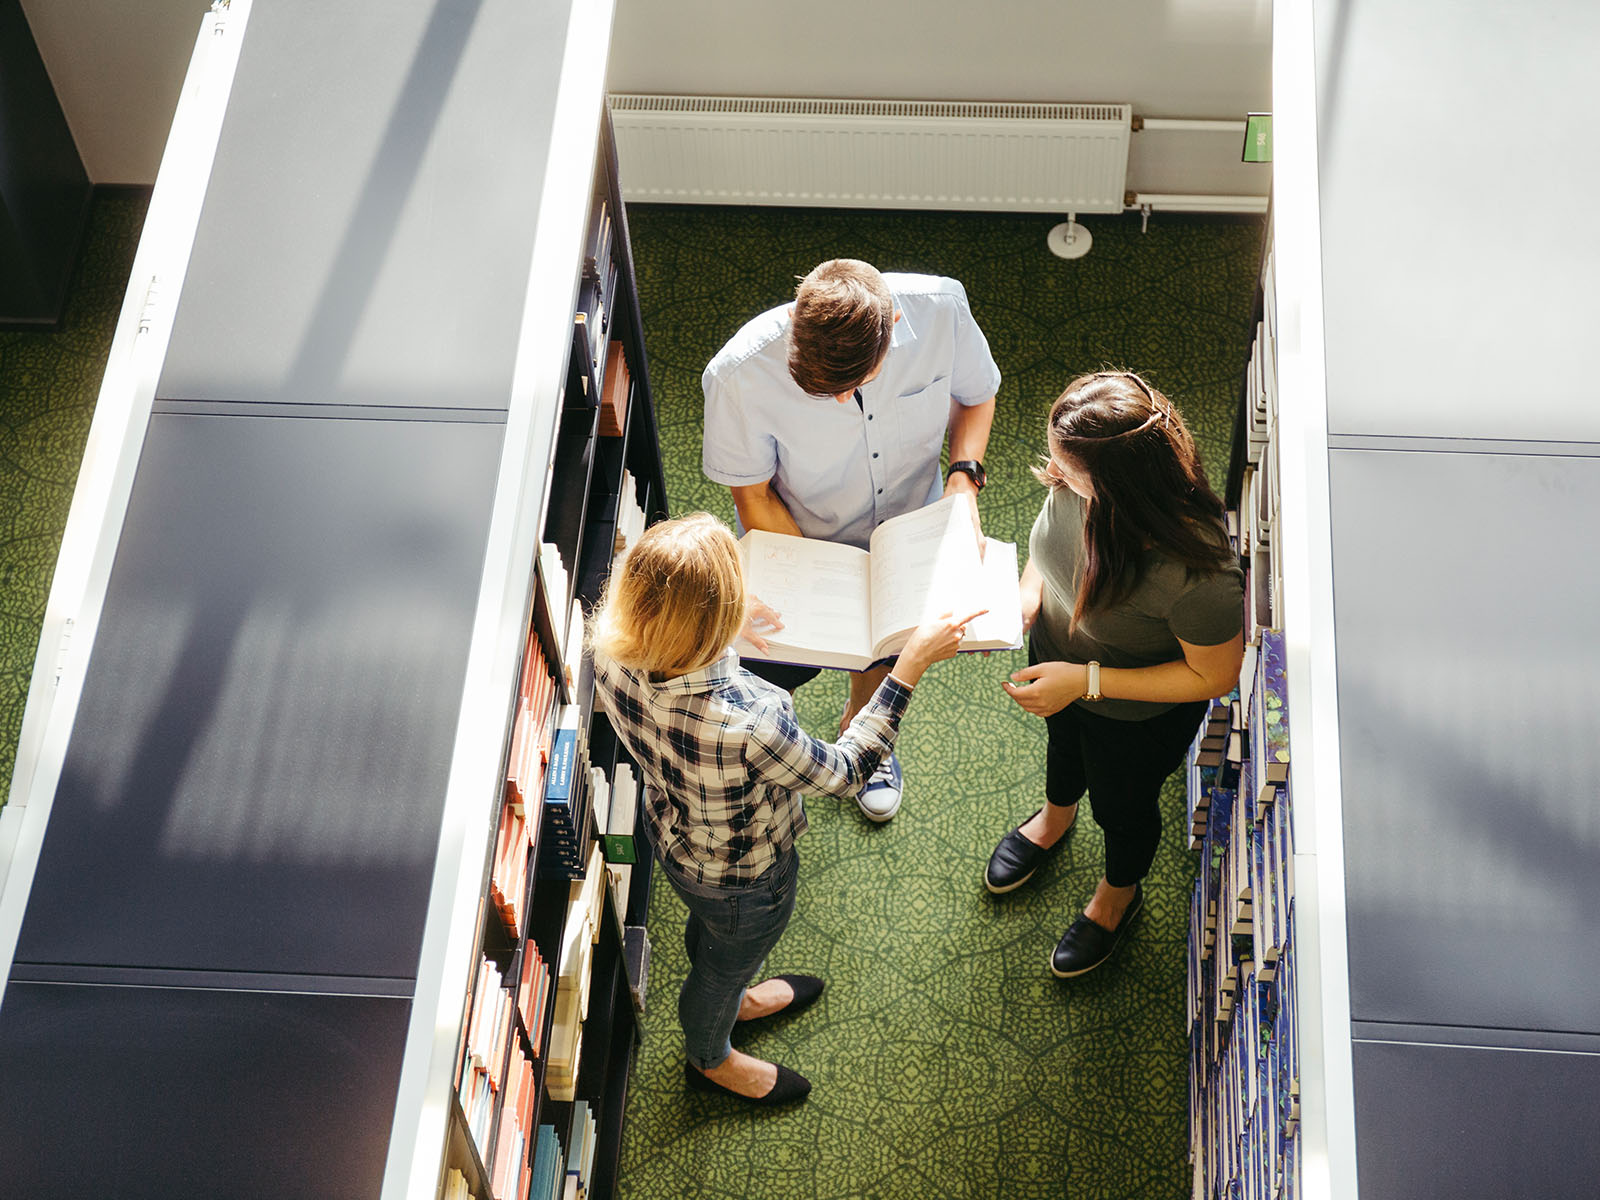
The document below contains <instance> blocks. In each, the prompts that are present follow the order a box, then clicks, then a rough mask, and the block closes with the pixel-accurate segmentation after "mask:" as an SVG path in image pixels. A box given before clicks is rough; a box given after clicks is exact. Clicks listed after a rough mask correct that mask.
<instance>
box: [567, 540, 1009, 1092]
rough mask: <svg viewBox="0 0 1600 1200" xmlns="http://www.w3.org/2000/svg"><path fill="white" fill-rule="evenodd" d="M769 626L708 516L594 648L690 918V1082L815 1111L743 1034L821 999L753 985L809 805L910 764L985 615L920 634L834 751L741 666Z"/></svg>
mask: <svg viewBox="0 0 1600 1200" xmlns="http://www.w3.org/2000/svg"><path fill="white" fill-rule="evenodd" d="M752 609H754V610H755V615H756V616H757V617H758V618H759V619H762V620H766V621H768V622H771V621H773V620H774V614H772V613H771V610H770V609H765V608H764V606H760V605H759V602H755V601H752V600H749V599H747V597H746V593H745V584H744V574H743V570H742V568H741V567H740V564H739V551H738V544H737V543H736V542H735V541H734V539H733V534H732V533H730V532H729V531H728V529H727V527H726V526H724V525H723V524H722V523H721V522H720V521H718V520H717V519H716V518H714V517H711V516H708V515H707V514H705V513H696V514H694V515H692V516H688V517H681V518H679V519H677V520H673V521H663V522H661V523H660V524H657V525H654V526H652V527H651V528H650V529H649V530H648V531H647V532H646V533H645V535H644V536H643V537H642V538H640V539H639V541H638V542H637V543H636V544H635V545H634V547H633V548H632V549H631V550H630V551H629V552H628V554H627V556H626V557H625V558H624V559H623V560H622V562H620V563H619V564H618V565H617V566H616V568H615V569H614V570H613V572H612V576H611V580H610V582H609V583H608V584H607V586H606V594H605V596H604V598H603V599H602V602H601V604H600V607H599V608H598V609H596V611H595V614H594V617H593V620H592V622H591V629H590V642H591V647H592V649H593V652H594V667H595V696H596V699H597V702H598V703H599V704H600V707H601V708H602V709H603V710H604V712H605V713H606V714H607V716H608V717H609V718H610V719H611V724H612V726H613V728H614V729H615V731H616V734H617V737H618V738H619V739H621V741H622V744H623V745H624V746H626V747H627V749H628V751H629V753H630V754H631V755H632V756H633V758H634V761H635V762H637V763H638V766H639V769H640V773H641V775H642V777H643V779H644V780H645V783H646V787H645V796H644V806H643V816H644V827H645V831H646V834H647V835H648V837H649V839H650V843H651V847H652V849H653V850H654V852H655V855H656V858H657V860H658V861H659V862H660V863H661V867H662V874H663V875H665V876H666V878H667V881H668V882H669V883H670V884H671V885H672V887H673V890H674V891H676V892H677V893H678V895H679V896H680V897H682V899H683V901H684V903H685V904H686V905H687V906H688V908H689V921H688V925H687V927H686V928H685V930H684V945H685V947H686V949H687V950H688V955H689V962H690V968H689V975H688V978H687V979H686V980H685V981H684V984H683V988H682V990H681V991H680V993H679V996H678V1019H679V1021H680V1022H681V1023H682V1025H683V1032H684V1050H685V1055H686V1060H687V1061H686V1062H685V1063H684V1077H685V1080H686V1081H687V1083H688V1084H689V1086H690V1087H692V1088H695V1089H697V1090H701V1091H710V1092H722V1093H726V1094H729V1095H733V1096H737V1097H739V1098H740V1099H743V1100H746V1101H749V1102H751V1103H754V1104H761V1105H774V1104H783V1103H787V1102H790V1101H794V1100H799V1099H802V1098H804V1097H805V1096H806V1094H807V1093H808V1092H810V1090H811V1084H810V1083H809V1082H808V1081H807V1080H806V1079H805V1078H804V1077H803V1076H801V1075H799V1074H797V1073H795V1072H794V1071H791V1070H789V1069H788V1068H787V1067H783V1066H779V1065H778V1064H776V1063H770V1062H766V1061H763V1060H762V1059H758V1058H754V1057H752V1056H751V1055H748V1054H743V1053H740V1052H739V1051H737V1050H735V1049H733V1045H732V1042H731V1041H730V1034H731V1033H732V1030H733V1026H734V1024H735V1022H737V1021H751V1020H758V1019H760V1018H762V1017H770V1016H773V1015H776V1014H777V1013H780V1012H795V1011H797V1010H799V1009H801V1008H804V1007H805V1006H807V1005H809V1004H810V1003H812V1002H813V1001H814V1000H815V999H816V998H817V996H818V995H820V994H821V992H822V987H823V981H822V980H820V979H818V978H816V977H815V976H810V975H780V976H777V977H776V978H773V979H768V980H764V981H763V982H761V983H758V984H755V985H754V986H747V985H748V984H749V982H750V979H751V977H752V976H753V975H754V973H755V972H756V970H757V969H758V968H759V967H760V965H761V963H762V961H763V960H764V959H765V958H766V956H767V954H768V952H769V951H770V950H771V949H772V947H773V946H774V945H775V944H776V943H777V941H778V938H779V937H780V936H781V935H782V933H783V931H784V928H785V927H786V926H787V925H788V923H789V916H790V914H791V913H792V912H793V911H794V901H795V887H796V881H797V877H798V871H799V858H798V856H797V855H796V852H795V840H796V839H797V838H798V837H799V836H800V835H801V834H802V833H804V832H805V829H806V816H805V810H804V808H803V807H802V806H801V792H802V791H805V792H811V793H822V794H824V795H829V796H837V797H840V798H842V799H853V798H854V797H855V796H856V794H857V793H858V792H860V790H861V788H862V785H863V784H864V783H865V782H866V780H867V779H868V778H869V777H870V776H871V775H872V772H873V771H874V770H876V769H877V766H878V763H879V762H880V761H881V760H882V759H883V758H885V757H887V756H888V754H889V753H890V752H891V751H892V750H893V748H894V741H895V736H896V734H897V733H898V732H899V726H900V718H901V716H902V715H903V714H904V713H905V710H906V706H907V704H909V703H910V699H911V690H912V688H914V687H915V686H916V684H917V681H918V680H919V679H921V677H922V673H923V671H925V670H926V669H927V668H928V667H929V666H930V665H931V664H933V663H935V662H939V661H941V660H943V659H947V658H950V657H952V656H954V654H955V652H956V646H957V645H958V644H959V642H960V641H961V637H962V633H963V631H964V629H965V627H966V624H967V622H968V621H971V620H972V619H973V618H974V617H976V616H978V615H979V614H977V613H971V614H968V615H967V616H965V617H963V618H961V619H956V618H955V617H954V616H953V615H952V614H949V613H946V614H945V615H944V616H942V617H939V618H936V619H934V620H932V621H929V622H928V623H927V624H925V625H923V626H922V627H921V628H919V629H918V630H917V631H916V633H915V634H913V635H912V638H911V641H910V642H909V643H907V645H906V647H905V649H904V650H902V651H901V652H900V659H899V662H898V664H897V665H896V666H895V667H894V669H893V672H892V673H891V674H889V675H888V676H886V677H885V679H884V680H883V682H882V684H880V685H879V687H878V690H877V691H876V692H875V693H874V694H873V696H872V698H871V700H870V701H869V702H868V703H867V704H866V705H864V706H863V707H862V709H861V711H860V712H858V713H857V714H856V716H855V718H854V720H852V721H851V722H850V725H849V727H848V728H846V729H845V730H844V732H843V733H842V734H841V735H840V738H839V740H838V742H836V743H830V742H823V741H819V740H818V739H816V738H813V737H811V736H810V735H809V734H807V733H806V732H805V731H804V730H802V729H801V728H800V723H799V721H798V719H797V718H796V716H795V711H794V703H793V701H792V700H791V698H790V696H789V694H788V693H787V692H786V691H784V690H783V689H782V688H779V687H777V686H775V685H773V684H770V683H767V682H765V681H764V680H761V679H758V678H756V677H755V676H754V675H752V674H750V673H749V672H748V671H746V670H744V669H742V668H741V667H740V666H739V656H738V653H737V652H736V651H735V650H733V649H732V645H733V641H734V639H735V638H736V637H737V636H739V634H740V633H741V631H743V632H744V634H745V636H746V637H750V638H751V639H752V640H757V641H758V644H759V636H760V635H759V633H758V632H757V631H755V630H754V629H753V627H752V626H753V622H750V621H749V617H750V616H751V615H752ZM766 627H767V628H768V629H769V630H770V629H771V628H773V625H771V624H769V625H767V626H766Z"/></svg>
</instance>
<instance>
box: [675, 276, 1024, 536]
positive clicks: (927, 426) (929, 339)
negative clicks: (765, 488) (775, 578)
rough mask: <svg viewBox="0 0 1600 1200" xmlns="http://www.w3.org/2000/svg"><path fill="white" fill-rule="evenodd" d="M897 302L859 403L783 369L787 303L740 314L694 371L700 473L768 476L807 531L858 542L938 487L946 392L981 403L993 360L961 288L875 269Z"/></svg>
mask: <svg viewBox="0 0 1600 1200" xmlns="http://www.w3.org/2000/svg"><path fill="white" fill-rule="evenodd" d="M883 278H884V282H885V283H887V284H888V285H889V291H890V293H891V294H892V295H893V296H894V303H895V308H896V309H897V310H899V312H900V320H899V321H898V322H896V324H895V327H894V333H893V336H892V339H891V341H890V343H889V353H888V355H887V356H885V358H884V360H883V369H882V370H881V371H880V372H879V373H878V377H877V378H876V379H874V380H872V381H871V382H870V383H864V384H862V385H861V399H862V403H861V405H860V406H859V407H858V406H857V405H855V404H852V403H849V402H846V403H843V404H841V403H839V402H838V401H837V400H835V399H834V398H833V397H831V396H829V397H826V398H818V397H816V396H812V395H809V394H808V393H806V392H804V391H802V390H801V388H800V385H799V384H797V383H795V381H794V380H793V379H792V378H790V376H789V358H788V354H789V347H788V332H789V312H790V307H791V306H790V305H787V304H786V305H782V306H780V307H778V308H774V309H771V310H769V311H767V312H764V313H762V314H761V315H760V316H759V317H756V318H755V319H754V320H752V321H750V322H748V323H747V324H746V325H745V326H744V327H743V328H742V329H740V330H739V332H738V333H736V334H734V336H733V338H732V339H731V340H730V341H729V342H728V344H727V345H726V346H724V347H723V348H722V350H721V351H720V352H719V353H718V354H717V356H716V357H715V358H714V359H712V360H711V364H710V365H709V366H708V367H706V369H705V374H704V375H702V376H701V379H700V385H701V387H702V388H703V389H704V391H705V397H706V414H705V416H706V423H705V443H704V451H703V454H702V457H701V465H702V468H703V469H704V471H705V473H706V475H707V476H708V477H709V478H711V479H713V480H715V481H716V482H717V483H721V484H726V485H727V486H729V487H746V486H749V485H752V484H757V483H765V482H766V481H767V480H769V479H770V480H771V481H772V490H773V491H774V492H776V493H777V495H778V498H779V499H780V500H782V501H783V503H784V505H785V506H786V507H787V508H788V509H789V512H790V513H791V514H792V515H793V516H794V520H795V524H797V525H798V526H799V527H800V532H801V533H803V534H805V535H806V536H807V537H814V538H824V539H826V540H828V541H833V542H846V543H848V544H850V545H853V546H860V547H862V548H863V549H865V548H866V545H867V540H868V538H870V537H871V536H872V531H873V530H874V529H876V528H877V527H878V526H879V525H880V524H882V523H883V522H884V521H886V520H888V519H889V518H890V517H896V516H899V515H900V514H902V513H907V512H911V511H913V510H914V509H918V508H921V507H922V506H923V505H924V504H928V503H931V502H932V501H934V500H937V499H938V498H939V496H940V494H941V493H942V492H943V491H944V485H943V482H942V481H941V480H940V478H939V452H940V450H941V449H942V448H943V446H944V438H945V430H946V427H947V426H948V425H949V421H950V401H951V400H955V401H957V402H958V403H960V404H965V405H973V404H982V403H984V402H985V401H987V400H988V399H989V398H990V397H992V396H993V395H994V394H995V392H996V391H997V390H998V389H999V387H1000V368H999V367H997V366H996V365H995V361H994V357H993V355H991V354H990V353H989V343H988V341H987V340H986V339H985V338H984V336H983V331H982V330H981V329H979V328H978V324H977V322H976V321H974V320H973V319H972V310H971V309H970V308H968V307H967V293H966V289H964V288H963V287H962V286H961V284H959V283H958V282H956V281H955V280H954V279H947V278H945V277H943V276H939V275H901V274H885V275H884V277H883Z"/></svg>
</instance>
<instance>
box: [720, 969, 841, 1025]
mask: <svg viewBox="0 0 1600 1200" xmlns="http://www.w3.org/2000/svg"><path fill="white" fill-rule="evenodd" d="M773 978H774V979H781V980H783V982H785V983H787V984H788V985H789V986H790V987H791V988H793V989H794V998H793V999H792V1000H790V1001H789V1003H787V1004H785V1005H784V1006H783V1007H782V1008H779V1009H775V1010H773V1011H772V1012H769V1013H763V1014H762V1015H761V1016H759V1017H751V1018H749V1019H748V1020H744V1021H739V1022H738V1024H740V1025H749V1024H751V1023H752V1022H754V1021H766V1020H769V1019H770V1018H772V1017H782V1016H787V1015H788V1014H790V1013H797V1012H802V1011H804V1010H805V1009H808V1008H810V1007H811V1006H812V1005H813V1004H815V1003H816V1002H817V997H818V996H820V995H822V989H823V988H824V987H826V986H827V985H826V984H825V983H823V982H822V980H820V979H818V978H817V977H816V976H815V975H774V976H773Z"/></svg>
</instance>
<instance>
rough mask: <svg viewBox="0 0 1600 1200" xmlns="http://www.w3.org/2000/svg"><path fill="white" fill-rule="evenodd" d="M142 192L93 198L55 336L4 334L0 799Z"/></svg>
mask: <svg viewBox="0 0 1600 1200" xmlns="http://www.w3.org/2000/svg"><path fill="white" fill-rule="evenodd" d="M148 201H149V194H148V193H147V192H144V191H142V190H140V191H99V192H97V193H96V194H95V201H94V209H93V212H92V213H91V215H90V222H89V236H88V240H87V242H86V243H85V246H84V252H83V257H82V260H81V261H80V263H79V266H78V277H77V279H76V280H75V281H74V283H73V285H72V291H71V293H70V296H69V299H68V302H67V313H66V320H65V322H64V323H63V327H62V329H61V330H60V331H59V332H57V333H0V804H4V803H5V802H6V800H7V799H8V798H9V797H10V794H11V768H12V765H13V763H14V762H15V759H16V752H17V736H18V734H19V733H20V732H21V730H22V712H23V709H24V708H25V707H26V705H27V700H28V681H29V679H30V678H31V677H32V674H33V659H34V655H35V653H36V652H37V650H38V647H39V629H40V626H41V625H42V624H43V623H44V606H45V600H46V599H47V598H48V597H49V594H50V580H51V579H52V577H53V576H54V575H55V566H56V553H57V551H58V550H60V548H61V534H62V531H63V530H64V529H65V528H66V524H67V509H68V508H69V507H71V505H72V490H73V488H74V487H75V486H76V485H77V482H78V463H79V462H80V461H81V460H82V458H83V446H84V442H85V441H86V440H87V438H88V436H89V420H90V418H91V417H93V416H94V405H95V398H96V397H97V396H98V395H99V394H100V377H101V375H102V374H104V372H105V366H106V355H107V353H109V351H110V349H111V335H112V333H113V332H114V331H115V329H116V324H117V314H118V312H120V311H121V308H122V294H123V292H124V291H125V290H126V289H127V286H128V271H129V269H130V268H131V267H132V265H133V252H134V250H135V249H136V248H137V246H138V240H139V229H140V227H141V226H142V225H143V223H144V211H145V206H146V204H147V203H148Z"/></svg>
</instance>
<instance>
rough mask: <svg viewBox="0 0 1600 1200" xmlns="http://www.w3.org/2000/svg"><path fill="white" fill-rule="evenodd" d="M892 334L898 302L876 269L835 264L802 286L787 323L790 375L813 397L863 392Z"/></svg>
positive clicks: (844, 261) (845, 261)
mask: <svg viewBox="0 0 1600 1200" xmlns="http://www.w3.org/2000/svg"><path fill="white" fill-rule="evenodd" d="M893 333H894V297H893V296H892V295H890V294H889V285H888V284H887V283H885V282H884V281H883V276H882V275H880V274H879V273H878V269H877V268H876V267H874V266H871V265H870V264H868V263H864V262H861V261H860V260H859V259H854V258H833V259H829V260H828V261H827V262H825V263H823V264H822V265H820V266H818V267H814V268H812V271H811V274H809V275H807V276H806V277H805V278H804V279H802V280H801V281H800V286H799V287H798V288H796V289H795V294H794V314H793V315H792V316H791V318H790V320H789V375H790V377H791V378H792V379H793V380H794V381H795V382H796V383H797V384H799V385H800V387H801V388H802V389H804V390H805V391H807V392H810V393H811V394H812V395H813V396H837V395H839V394H840V393H841V392H848V391H852V390H853V389H855V388H857V387H860V386H861V383H862V381H863V380H865V379H866V377H867V376H868V375H871V374H872V372H873V371H874V370H876V369H877V366H878V364H879V363H880V362H882V361H883V356H884V355H885V354H888V353H889V339H890V337H891V336H892V335H893Z"/></svg>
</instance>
